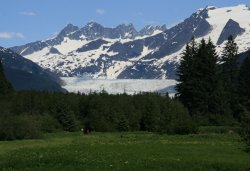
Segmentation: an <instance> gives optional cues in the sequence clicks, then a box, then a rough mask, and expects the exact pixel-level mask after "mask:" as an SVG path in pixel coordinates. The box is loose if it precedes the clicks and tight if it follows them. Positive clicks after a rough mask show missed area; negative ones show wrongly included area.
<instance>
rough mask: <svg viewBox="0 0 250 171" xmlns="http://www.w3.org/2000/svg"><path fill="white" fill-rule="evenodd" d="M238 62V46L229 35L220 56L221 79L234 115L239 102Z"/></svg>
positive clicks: (237, 109) (235, 115)
mask: <svg viewBox="0 0 250 171" xmlns="http://www.w3.org/2000/svg"><path fill="white" fill-rule="evenodd" d="M238 73H239V64H238V46H237V44H236V43H235V41H234V39H233V36H229V38H228V41H227V43H226V46H225V48H224V49H223V52H222V58H221V79H222V80H223V86H224V89H225V91H226V94H227V99H228V100H229V103H230V108H231V109H232V111H233V113H234V117H238V116H237V115H238V112H239V108H238V107H239V105H238V104H239V102H238V92H237V90H238V89H237V82H238Z"/></svg>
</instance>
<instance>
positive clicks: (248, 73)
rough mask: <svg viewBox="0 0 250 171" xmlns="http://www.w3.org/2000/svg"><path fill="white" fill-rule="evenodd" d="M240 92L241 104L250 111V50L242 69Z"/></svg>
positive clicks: (240, 73)
mask: <svg viewBox="0 0 250 171" xmlns="http://www.w3.org/2000/svg"><path fill="white" fill-rule="evenodd" d="M238 90H239V95H240V99H241V100H240V103H241V104H242V105H243V107H244V108H246V109H247V110H249V111H250V50H249V51H248V55H247V57H246V59H245V60H244V62H243V63H242V65H241V68H240V72H239V84H238Z"/></svg>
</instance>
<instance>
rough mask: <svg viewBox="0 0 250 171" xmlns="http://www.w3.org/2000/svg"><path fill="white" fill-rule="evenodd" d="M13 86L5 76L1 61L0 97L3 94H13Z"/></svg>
mask: <svg viewBox="0 0 250 171" xmlns="http://www.w3.org/2000/svg"><path fill="white" fill-rule="evenodd" d="M12 90H13V89H12V86H11V84H10V83H9V82H8V81H7V79H6V77H5V75H4V70H3V66H2V62H1V61H0V95H2V94H8V93H10V92H12Z"/></svg>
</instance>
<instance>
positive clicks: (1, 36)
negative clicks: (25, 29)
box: [0, 32, 24, 39]
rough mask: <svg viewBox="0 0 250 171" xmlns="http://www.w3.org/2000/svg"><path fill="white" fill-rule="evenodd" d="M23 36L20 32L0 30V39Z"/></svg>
mask: <svg viewBox="0 0 250 171" xmlns="http://www.w3.org/2000/svg"><path fill="white" fill-rule="evenodd" d="M12 38H24V35H23V34H22V33H20V32H0V39H12Z"/></svg>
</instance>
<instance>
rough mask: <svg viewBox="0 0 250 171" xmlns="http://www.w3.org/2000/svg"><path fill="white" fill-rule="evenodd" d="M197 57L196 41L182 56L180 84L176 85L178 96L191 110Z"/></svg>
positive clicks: (178, 72)
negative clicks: (195, 59) (194, 68)
mask: <svg viewBox="0 0 250 171" xmlns="http://www.w3.org/2000/svg"><path fill="white" fill-rule="evenodd" d="M196 55H197V44H196V42H195V39H194V38H192V39H191V41H190V42H189V43H188V44H187V45H186V49H185V51H184V52H183V54H182V59H181V62H180V66H179V68H178V71H177V76H178V82H179V83H178V84H177V85H176V90H177V94H176V96H177V97H178V98H179V99H180V101H181V102H182V103H183V104H184V105H185V106H186V107H187V108H188V109H189V110H190V109H191V108H192V100H191V98H192V97H193V95H192V92H193V78H194V71H193V67H194V58H195V56H196Z"/></svg>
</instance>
